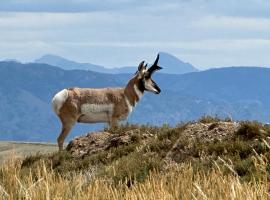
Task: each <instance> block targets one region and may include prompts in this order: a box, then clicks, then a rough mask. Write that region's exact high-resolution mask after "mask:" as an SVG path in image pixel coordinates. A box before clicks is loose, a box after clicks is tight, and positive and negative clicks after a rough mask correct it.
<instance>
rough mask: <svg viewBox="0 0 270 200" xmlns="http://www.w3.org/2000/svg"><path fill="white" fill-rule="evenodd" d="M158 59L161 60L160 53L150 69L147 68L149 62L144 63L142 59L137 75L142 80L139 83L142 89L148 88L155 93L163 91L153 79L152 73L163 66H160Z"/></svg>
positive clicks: (147, 89)
mask: <svg viewBox="0 0 270 200" xmlns="http://www.w3.org/2000/svg"><path fill="white" fill-rule="evenodd" d="M158 60H159V54H158V55H157V58H156V60H155V62H154V63H153V64H152V66H151V67H149V68H148V69H147V64H145V65H144V61H142V62H141V63H140V64H139V67H138V71H137V72H136V75H137V76H138V79H139V82H140V84H139V85H140V89H141V90H142V91H144V90H146V91H149V92H153V93H155V94H159V93H160V91H161V90H160V88H159V87H158V85H157V84H156V82H155V81H154V80H153V79H152V75H153V74H154V72H155V71H157V70H161V69H162V67H160V66H158Z"/></svg>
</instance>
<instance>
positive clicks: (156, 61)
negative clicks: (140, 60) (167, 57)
mask: <svg viewBox="0 0 270 200" xmlns="http://www.w3.org/2000/svg"><path fill="white" fill-rule="evenodd" d="M158 60H159V54H158V55H157V58H156V60H155V62H154V64H153V65H157V64H158Z"/></svg>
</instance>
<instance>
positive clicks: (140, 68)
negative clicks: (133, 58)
mask: <svg viewBox="0 0 270 200" xmlns="http://www.w3.org/2000/svg"><path fill="white" fill-rule="evenodd" d="M143 69H145V66H144V61H142V62H141V63H140V64H139V66H138V71H139V72H141V71H142V70H143Z"/></svg>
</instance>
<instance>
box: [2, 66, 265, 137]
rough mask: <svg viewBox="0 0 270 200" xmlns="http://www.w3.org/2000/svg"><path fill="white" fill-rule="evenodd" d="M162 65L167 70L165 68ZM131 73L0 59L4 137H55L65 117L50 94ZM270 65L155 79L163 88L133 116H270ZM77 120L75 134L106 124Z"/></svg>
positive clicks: (137, 119)
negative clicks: (60, 115) (55, 108)
mask: <svg viewBox="0 0 270 200" xmlns="http://www.w3.org/2000/svg"><path fill="white" fill-rule="evenodd" d="M161 71H162V70H161ZM131 77H132V74H107V73H99V72H93V71H89V70H64V69H61V68H60V67H55V66H51V65H48V64H38V63H29V64H21V63H18V62H13V61H8V62H0V113H1V114H0V140H28V141H55V138H56V137H57V135H58V133H59V131H60V122H59V120H58V118H57V117H56V116H55V114H54V113H53V111H52V109H51V98H52V97H53V96H54V94H55V93H56V92H58V91H59V90H61V89H63V88H68V87H74V86H76V87H95V88H101V87H109V86H110V87H119V86H124V85H125V84H126V83H127V81H128V80H129V79H130V78H131ZM269 77H270V69H268V68H260V67H227V68H218V69H210V70H206V71H198V72H191V73H185V74H162V73H159V72H157V73H156V74H155V75H154V77H153V79H154V80H155V81H156V82H157V83H158V85H159V86H160V88H161V90H162V91H161V94H160V95H155V94H151V93H146V94H145V95H144V96H143V98H142V100H141V101H140V102H139V103H138V105H137V106H136V108H135V109H134V111H133V113H131V115H130V117H129V119H128V122H130V123H141V124H153V125H162V124H164V123H167V124H169V125H175V124H177V123H180V122H185V121H190V120H195V119H198V118H200V117H201V116H203V115H212V116H213V115H218V116H220V117H230V118H233V119H235V120H259V121H262V122H269V119H270V96H269V93H270V88H269V85H270V78H269ZM104 126H105V125H104V124H99V125H96V124H84V125H81V124H77V125H76V127H75V128H74V129H73V131H72V134H71V135H70V137H74V136H75V135H80V134H83V133H86V132H87V131H90V130H93V129H99V128H101V127H104Z"/></svg>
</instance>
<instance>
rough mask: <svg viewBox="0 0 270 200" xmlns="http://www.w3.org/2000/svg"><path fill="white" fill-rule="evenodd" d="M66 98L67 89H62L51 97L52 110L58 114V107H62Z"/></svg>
mask: <svg viewBox="0 0 270 200" xmlns="http://www.w3.org/2000/svg"><path fill="white" fill-rule="evenodd" d="M67 98H68V90H67V89H63V90H61V91H60V92H58V93H57V94H56V95H55V96H54V97H53V99H52V107H53V110H54V112H55V113H56V114H57V115H59V114H60V109H61V108H62V106H63V104H64V103H65V101H66V100H67Z"/></svg>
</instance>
